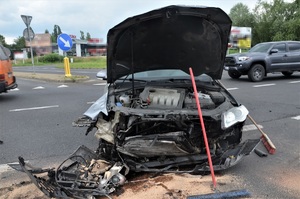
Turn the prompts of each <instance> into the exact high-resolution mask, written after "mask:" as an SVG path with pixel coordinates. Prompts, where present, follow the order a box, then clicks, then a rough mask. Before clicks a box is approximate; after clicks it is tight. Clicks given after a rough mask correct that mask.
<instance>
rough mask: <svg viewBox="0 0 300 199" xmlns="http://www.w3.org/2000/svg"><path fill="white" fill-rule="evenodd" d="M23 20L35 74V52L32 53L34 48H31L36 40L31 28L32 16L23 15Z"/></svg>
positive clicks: (24, 34)
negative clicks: (33, 40) (32, 42)
mask: <svg viewBox="0 0 300 199" xmlns="http://www.w3.org/2000/svg"><path fill="white" fill-rule="evenodd" d="M21 18H22V19H23V21H24V23H25V25H26V27H27V28H26V29H25V30H24V31H23V36H24V38H25V39H26V40H27V41H29V46H30V54H31V62H32V68H33V73H34V74H35V69H34V59H33V51H32V46H31V40H32V39H33V38H34V32H33V30H32V28H31V27H30V23H31V20H32V16H28V15H21Z"/></svg>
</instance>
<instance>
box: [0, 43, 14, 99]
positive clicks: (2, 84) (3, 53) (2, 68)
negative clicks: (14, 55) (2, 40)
mask: <svg viewBox="0 0 300 199" xmlns="http://www.w3.org/2000/svg"><path fill="white" fill-rule="evenodd" d="M10 54H11V52H10V50H9V49H8V48H5V47H4V46H3V45H1V44H0V93H2V92H7V90H9V89H14V88H17V86H18V85H17V84H16V78H15V76H13V70H12V63H11V60H10Z"/></svg>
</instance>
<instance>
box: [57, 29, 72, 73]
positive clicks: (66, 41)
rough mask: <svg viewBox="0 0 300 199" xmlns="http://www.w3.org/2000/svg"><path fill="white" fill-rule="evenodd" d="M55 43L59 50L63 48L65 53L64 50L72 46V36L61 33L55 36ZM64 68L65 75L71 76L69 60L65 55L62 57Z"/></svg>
mask: <svg viewBox="0 0 300 199" xmlns="http://www.w3.org/2000/svg"><path fill="white" fill-rule="evenodd" d="M57 45H58V47H59V48H60V49H61V50H63V51H64V52H65V53H66V51H68V50H70V49H71V48H72V46H73V42H72V38H71V37H70V36H69V35H67V34H65V33H62V34H60V35H58V37H57ZM64 68H65V76H66V77H71V76H72V75H71V70H70V61H69V58H68V57H67V56H66V55H65V58H64Z"/></svg>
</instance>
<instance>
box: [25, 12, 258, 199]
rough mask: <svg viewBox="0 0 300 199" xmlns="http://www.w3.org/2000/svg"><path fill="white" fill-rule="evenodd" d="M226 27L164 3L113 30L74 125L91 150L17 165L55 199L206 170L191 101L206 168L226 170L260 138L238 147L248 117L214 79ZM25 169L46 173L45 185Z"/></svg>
mask: <svg viewBox="0 0 300 199" xmlns="http://www.w3.org/2000/svg"><path fill="white" fill-rule="evenodd" d="M230 29H231V20H230V18H229V17H228V15H227V14H226V13H225V12H224V11H222V10H221V9H219V8H213V7H184V6H168V7H164V8H161V9H157V10H153V11H150V12H147V13H144V14H141V15H137V16H134V17H131V18H128V19H126V20H125V21H123V22H121V23H120V24H118V25H116V26H115V27H113V28H112V29H110V30H109V32H108V35H107V39H108V40H107V41H108V48H107V49H108V51H107V75H106V74H102V75H103V77H106V79H107V83H108V84H107V86H106V88H105V91H104V94H103V96H102V97H100V99H99V100H98V101H96V102H95V103H94V104H93V105H92V106H91V107H90V108H89V109H88V110H87V111H86V112H85V113H84V117H83V118H80V119H79V120H77V121H75V124H79V126H82V125H80V124H83V125H86V126H88V129H87V131H86V134H88V133H89V132H91V131H92V129H93V128H96V132H95V137H96V138H97V139H98V140H99V146H98V148H97V149H96V150H95V149H89V148H88V147H86V146H80V147H79V148H78V150H76V151H75V152H74V153H73V154H72V155H71V156H70V157H69V158H68V159H67V160H66V161H65V162H63V163H62V164H61V165H60V166H59V167H58V168H57V169H56V170H55V169H44V170H43V169H35V170H33V169H32V168H33V167H29V165H28V163H26V162H25V161H24V159H23V158H22V157H20V158H19V161H20V165H21V167H22V168H23V169H24V171H25V172H26V173H27V174H28V175H29V177H30V178H31V179H32V181H33V182H34V183H35V184H36V185H37V186H38V187H39V188H40V189H41V190H42V191H43V192H44V193H45V194H47V195H48V196H50V197H59V198H62V197H75V198H92V197H96V196H99V195H108V194H110V193H112V192H114V191H115V190H116V189H117V188H118V187H120V186H121V185H123V184H124V182H125V179H126V176H127V174H128V173H129V172H155V173H163V172H174V173H182V172H186V173H199V172H207V171H209V167H208V159H207V154H206V149H205V144H204V140H203V134H202V131H203V129H202V128H201V125H200V122H199V119H200V117H199V114H198V111H197V106H196V98H195V97H194V96H196V97H198V98H199V100H200V103H201V109H202V114H203V120H204V123H205V129H206V133H207V136H208V140H209V147H210V152H211V156H212V159H213V167H214V169H215V170H223V169H227V168H229V167H232V166H234V165H236V164H237V163H238V162H239V161H240V160H241V159H242V157H244V156H245V155H248V154H250V153H251V152H252V150H253V149H254V148H255V147H256V145H257V144H258V143H259V141H260V140H259V139H254V140H244V141H242V128H243V125H244V122H245V120H246V117H247V114H248V110H247V109H246V107H245V106H244V105H241V104H240V103H238V102H237V100H235V99H234V98H233V97H232V96H231V94H230V93H229V92H228V91H227V90H226V89H225V88H224V87H223V86H222V85H221V83H219V81H218V80H219V79H220V78H221V77H222V72H223V66H224V59H225V55H226V51H227V43H228V37H229V33H230ZM204 49H205V50H204ZM189 68H192V69H193V73H194V75H195V76H196V86H197V89H198V93H196V95H195V93H194V90H193V86H192V81H191V77H190V75H189ZM100 75H101V74H99V76H100ZM30 168H31V170H30ZM35 171H36V172H39V173H43V172H48V179H45V178H41V177H37V176H36V175H35Z"/></svg>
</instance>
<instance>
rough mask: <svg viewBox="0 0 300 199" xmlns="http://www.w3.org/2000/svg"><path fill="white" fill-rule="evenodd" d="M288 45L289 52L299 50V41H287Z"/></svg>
mask: <svg viewBox="0 0 300 199" xmlns="http://www.w3.org/2000/svg"><path fill="white" fill-rule="evenodd" d="M288 47H289V51H291V52H296V51H300V43H289V44H288Z"/></svg>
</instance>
